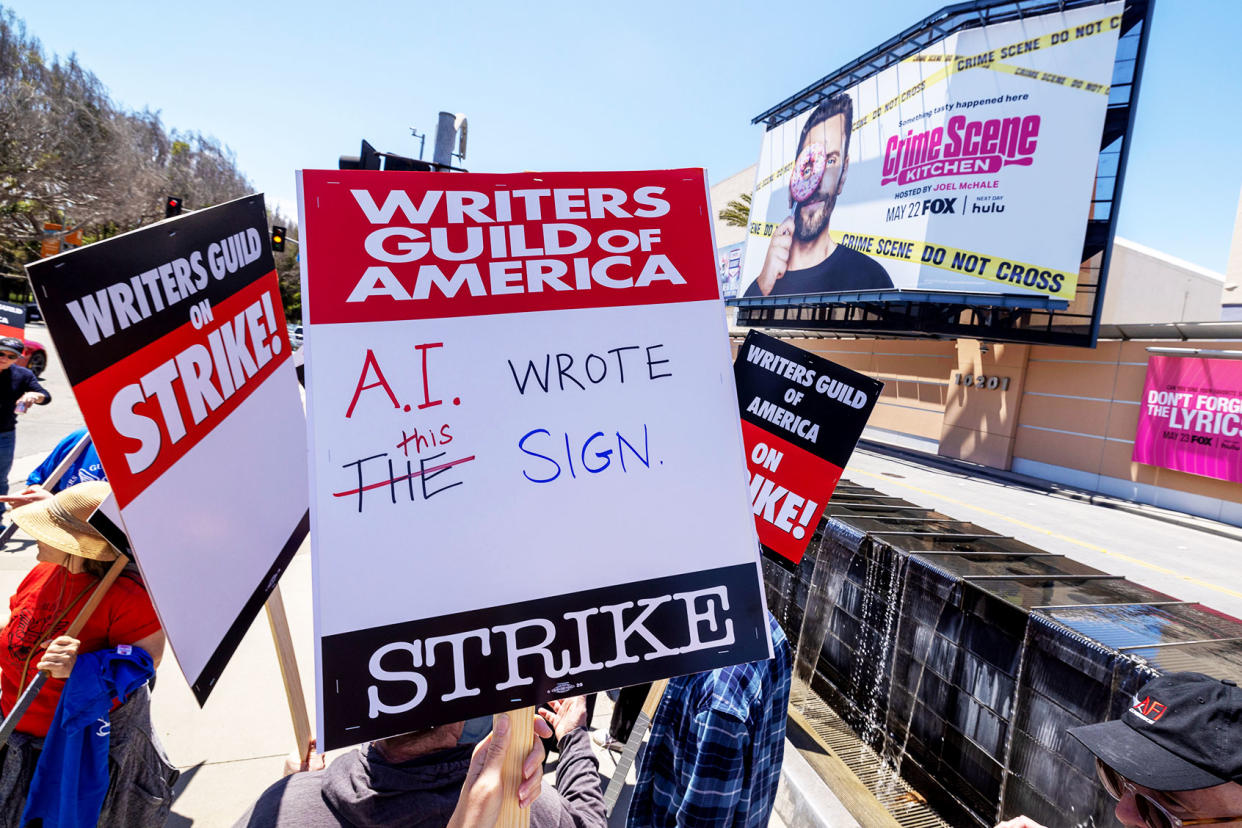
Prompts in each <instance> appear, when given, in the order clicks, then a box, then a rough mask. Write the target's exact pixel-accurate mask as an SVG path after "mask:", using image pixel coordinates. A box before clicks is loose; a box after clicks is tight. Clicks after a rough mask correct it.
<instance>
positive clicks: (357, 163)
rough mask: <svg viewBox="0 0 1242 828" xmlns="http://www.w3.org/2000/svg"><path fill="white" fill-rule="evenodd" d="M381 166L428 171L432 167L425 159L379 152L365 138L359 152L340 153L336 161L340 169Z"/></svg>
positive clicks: (386, 168) (364, 168)
mask: <svg viewBox="0 0 1242 828" xmlns="http://www.w3.org/2000/svg"><path fill="white" fill-rule="evenodd" d="M381 166H382V167H383V169H384V170H387V171H389V172H392V171H409V170H414V171H417V172H430V171H431V170H432V169H433V167H432V165H431V164H430V163H429V162H427V161H419V160H417V159H414V158H406V157H405V156H404V155H394V154H392V153H391V152H379V151H378V150H376V149H375V147H373V146H371V142H370V141H365V140H364V141H363V142H362V149H361V154H359V155H342V156H341V157H340V159H339V160H338V161H337V169H340V170H378V169H380V167H381Z"/></svg>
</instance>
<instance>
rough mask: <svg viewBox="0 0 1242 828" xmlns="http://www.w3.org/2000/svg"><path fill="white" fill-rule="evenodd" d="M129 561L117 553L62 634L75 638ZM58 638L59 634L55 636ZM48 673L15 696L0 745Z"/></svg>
mask: <svg viewBox="0 0 1242 828" xmlns="http://www.w3.org/2000/svg"><path fill="white" fill-rule="evenodd" d="M128 563H129V558H127V557H126V556H124V555H121V554H119V553H118V554H117V558H116V560H115V561H113V562H112V566H111V567H109V569H108V572H107V573H106V574H105V575H104V576H103V580H102V581H100V582H99V585H98V586H97V587H95V590H94V592H92V593H91V597H90V598H89V599H88V600H87V602H86V605H85V606H83V607H82V609H81V610H79V611H78V615H77V617H76V618H74V619H73V623H72V624H70V625H69V629H67V630H65V631H64V632H63V633H62V635H67V636H69V637H70V638H77V637H78V633H80V632H82V628H83V627H85V626H86V622H87V621H89V620H90V617H91V613H93V612H94V611H95V609H96V608H97V607H98V606H99V603H100V602H101V601H103V599H104V596H105V595H107V594H108V590H109V589H110V588H111V587H112V584H113V582H115V581H116V579H117V578H118V577H120V574H121V571H122V570H123V569H125V565H126V564H128ZM57 637H58V638H59V637H60V636H57ZM50 675H51V674H50V673H48V672H47V671H46V670H40V671H39V673H38V675H36V676H35V677H34V680H32V681H31V682H30V684H29V685H28V686H27V687H26V689H25V690H23V691H22V694H21V695H20V696H18V697H17V703H16V704H14V705H13V709H12V710H10V711H9V715H8V718H6V719H5V720H4V723H3V724H0V746H3V745H6V744H8V741H9V737H10V736H12V735H13V731H14V730H16V729H17V723H18V722H19V721H21V718H22V716H24V715H25V714H26V709H27V708H29V707H30V704H31V702H33V701H34V700H35V697H36V696H38V695H39V691H40V690H42V689H43V683H44V682H46V681H47V680H48V678H49V677H50Z"/></svg>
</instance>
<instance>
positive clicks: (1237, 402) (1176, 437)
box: [1133, 356, 1242, 483]
mask: <svg viewBox="0 0 1242 828" xmlns="http://www.w3.org/2000/svg"><path fill="white" fill-rule="evenodd" d="M1140 406H1141V410H1140V412H1139V421H1138V431H1137V432H1136V434H1135V437H1134V457H1133V459H1134V462H1136V463H1146V464H1148V465H1151V466H1160V467H1161V468H1165V469H1174V470H1175V471H1183V472H1189V473H1190V474H1200V475H1203V476H1204V477H1216V478H1219V479H1220V480H1230V481H1232V482H1234V483H1242V360H1231V359H1201V358H1198V357H1162V356H1153V357H1151V359H1150V360H1149V361H1148V363H1147V383H1146V385H1145V386H1144V388H1143V399H1142V400H1141V401H1140Z"/></svg>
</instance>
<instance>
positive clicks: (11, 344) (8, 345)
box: [0, 336, 26, 356]
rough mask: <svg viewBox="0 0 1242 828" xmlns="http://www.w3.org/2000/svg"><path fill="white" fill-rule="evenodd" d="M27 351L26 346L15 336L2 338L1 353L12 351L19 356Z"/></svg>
mask: <svg viewBox="0 0 1242 828" xmlns="http://www.w3.org/2000/svg"><path fill="white" fill-rule="evenodd" d="M25 350H26V346H25V345H23V344H22V341H21V340H20V339H18V338H17V337H15V336H0V351H12V352H13V353H15V354H17V355H18V356H21V355H22V352H23V351H25Z"/></svg>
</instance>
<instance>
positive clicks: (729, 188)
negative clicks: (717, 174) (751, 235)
mask: <svg viewBox="0 0 1242 828" xmlns="http://www.w3.org/2000/svg"><path fill="white" fill-rule="evenodd" d="M754 186H755V165H753V164H752V165H751V166H749V167H747V168H746V169H744V170H742V171H741V172H739V173H734V174H733V175H731V176H729V177H728V178H726V179H724V180H723V181H718V182H716V183H715V184H713V185H712V187H711V202H712V204H711V207H712V221H713V222H714V226H715V229H716V246H717V247H728V246H729V245H731V244H737V243H738V242H742V241H746V228H745V227H730V226H729V225H727V224H725V223H724V222H723V221H721V220H720V217H719V216H720V211H721V210H723V209H724V208H725V205H726V204H728V203H729V202H730V201H732V200H733V199H735V198H737V197H738V196H740V195H741V194H742V193H749V192H750V190H751V188H752V187H754Z"/></svg>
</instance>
